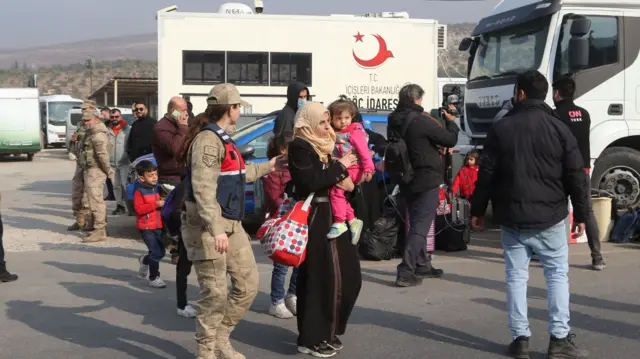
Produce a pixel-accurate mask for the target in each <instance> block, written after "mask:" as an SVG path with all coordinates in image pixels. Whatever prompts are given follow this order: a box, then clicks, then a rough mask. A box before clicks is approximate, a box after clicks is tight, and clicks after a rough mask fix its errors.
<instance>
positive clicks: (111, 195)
mask: <svg viewBox="0 0 640 359" xmlns="http://www.w3.org/2000/svg"><path fill="white" fill-rule="evenodd" d="M106 184H107V197H109V198H115V197H116V195H115V193H114V192H113V182H111V178H109V177H107V181H106Z"/></svg>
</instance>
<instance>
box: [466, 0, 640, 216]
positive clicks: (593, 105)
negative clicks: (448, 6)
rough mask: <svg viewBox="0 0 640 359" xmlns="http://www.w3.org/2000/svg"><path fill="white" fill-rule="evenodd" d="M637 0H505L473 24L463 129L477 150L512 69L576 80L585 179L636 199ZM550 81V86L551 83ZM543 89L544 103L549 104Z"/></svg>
mask: <svg viewBox="0 0 640 359" xmlns="http://www.w3.org/2000/svg"><path fill="white" fill-rule="evenodd" d="M639 30H640V1H638V0H510V1H503V2H501V3H500V4H498V5H497V6H496V7H495V8H494V10H493V11H492V12H491V14H490V15H489V16H487V17H485V18H483V19H482V20H480V22H479V23H478V25H477V26H476V28H475V30H474V31H473V33H472V37H470V38H467V39H464V40H463V41H462V43H461V44H460V50H462V51H469V63H468V73H467V75H468V82H467V85H466V92H465V104H464V112H465V116H464V122H465V123H464V128H465V131H466V133H467V135H469V136H470V137H471V141H470V144H469V145H467V146H464V147H465V148H461V151H463V152H464V151H468V150H470V149H471V148H478V149H481V148H482V144H483V141H484V139H485V137H486V134H487V131H488V130H489V128H490V127H491V126H492V123H493V121H494V117H495V115H496V114H497V113H498V112H499V110H500V108H501V106H502V104H503V103H504V102H505V101H508V100H510V99H511V97H512V96H513V93H514V84H515V80H516V76H517V74H518V73H520V72H523V71H527V70H538V71H539V72H540V73H542V74H543V75H545V76H546V77H547V79H548V81H549V84H551V83H553V81H554V80H555V79H558V78H559V77H560V76H567V75H569V76H572V77H573V78H574V80H575V82H576V87H577V89H576V96H575V102H576V104H577V105H578V106H581V107H584V108H585V109H586V110H587V111H589V113H590V115H591V135H590V139H591V163H590V166H591V168H592V171H591V183H592V187H593V188H597V189H600V190H604V191H607V192H610V193H612V194H613V195H615V196H616V198H617V199H618V203H619V205H620V206H624V207H627V206H637V205H639V204H640V106H639V103H638V100H640V76H639V75H640V62H638V61H636V60H637V58H638V55H639V52H640V51H639V50H640V38H639V37H638V36H637V33H638V31H639ZM550 87H551V86H550ZM552 97H553V91H552V90H551V88H550V89H549V93H548V95H547V99H546V102H547V103H548V104H549V105H550V106H552V107H553V106H554V105H553V99H552Z"/></svg>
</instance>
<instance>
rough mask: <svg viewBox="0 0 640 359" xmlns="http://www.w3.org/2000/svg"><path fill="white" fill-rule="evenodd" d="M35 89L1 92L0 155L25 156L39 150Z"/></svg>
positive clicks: (36, 92) (4, 90) (36, 95)
mask: <svg viewBox="0 0 640 359" xmlns="http://www.w3.org/2000/svg"><path fill="white" fill-rule="evenodd" d="M38 96H39V94H38V89H37V88H11V89H9V88H7V89H0V156H3V155H14V156H19V155H27V159H28V160H29V161H32V160H33V156H34V155H35V154H36V153H38V152H39V151H40V149H41V147H42V144H41V138H40V137H41V136H40V112H39V107H38V106H39V105H38Z"/></svg>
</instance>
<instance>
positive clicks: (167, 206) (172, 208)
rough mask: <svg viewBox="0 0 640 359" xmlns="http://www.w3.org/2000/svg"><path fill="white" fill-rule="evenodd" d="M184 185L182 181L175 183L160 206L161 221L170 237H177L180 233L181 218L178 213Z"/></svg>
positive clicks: (179, 212)
mask: <svg viewBox="0 0 640 359" xmlns="http://www.w3.org/2000/svg"><path fill="white" fill-rule="evenodd" d="M184 195H185V187H184V182H181V183H180V184H179V185H177V186H176V187H175V188H174V189H173V190H172V191H171V192H169V194H168V195H167V197H166V198H165V199H164V206H163V207H162V212H161V216H162V223H163V224H164V227H165V228H166V229H167V232H168V233H169V235H170V236H172V237H177V236H178V235H179V234H180V227H181V225H182V220H181V219H180V215H181V214H182V203H183V202H184Z"/></svg>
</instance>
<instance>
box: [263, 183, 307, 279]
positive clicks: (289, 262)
mask: <svg viewBox="0 0 640 359" xmlns="http://www.w3.org/2000/svg"><path fill="white" fill-rule="evenodd" d="M312 200H313V193H311V194H310V195H309V197H307V199H306V200H305V201H298V202H296V201H294V200H293V199H292V198H288V197H286V195H285V198H284V200H283V201H282V204H281V205H280V208H279V211H278V217H276V218H270V219H267V220H266V221H265V222H264V223H263V224H262V226H261V227H260V229H259V230H258V233H257V234H256V237H258V239H260V243H261V244H262V246H263V248H264V251H265V253H266V254H267V255H269V258H271V260H273V261H274V262H275V263H279V264H283V265H286V266H289V267H298V266H300V264H302V262H304V259H305V257H306V253H307V252H306V250H307V242H308V240H309V223H308V218H309V211H310V208H311V201H312Z"/></svg>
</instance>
